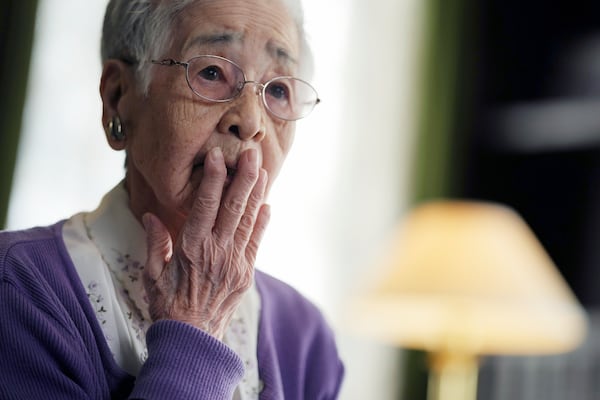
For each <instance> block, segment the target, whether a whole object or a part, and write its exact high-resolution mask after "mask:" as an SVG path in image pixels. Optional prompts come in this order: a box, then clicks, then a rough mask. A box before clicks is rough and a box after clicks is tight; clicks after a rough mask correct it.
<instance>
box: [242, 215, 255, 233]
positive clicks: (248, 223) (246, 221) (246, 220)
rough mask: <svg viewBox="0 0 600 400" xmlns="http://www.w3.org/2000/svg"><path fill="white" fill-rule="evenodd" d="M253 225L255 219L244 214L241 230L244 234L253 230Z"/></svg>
mask: <svg viewBox="0 0 600 400" xmlns="http://www.w3.org/2000/svg"><path fill="white" fill-rule="evenodd" d="M253 225H254V219H253V218H252V216H250V215H247V214H244V215H243V216H242V218H241V219H240V228H241V230H243V231H244V232H249V231H250V230H251V229H252V226H253Z"/></svg>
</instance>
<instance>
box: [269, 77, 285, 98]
mask: <svg viewBox="0 0 600 400" xmlns="http://www.w3.org/2000/svg"><path fill="white" fill-rule="evenodd" d="M267 95H268V96H270V97H272V98H274V99H276V100H279V101H287V100H289V99H290V88H289V87H288V86H287V85H286V84H284V83H283V82H280V81H275V82H271V83H270V84H269V85H268V86H267Z"/></svg>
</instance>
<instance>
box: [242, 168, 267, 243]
mask: <svg viewBox="0 0 600 400" xmlns="http://www.w3.org/2000/svg"><path fill="white" fill-rule="evenodd" d="M267 181H268V178H267V171H266V170H264V169H263V168H261V169H260V171H259V175H258V180H257V181H256V185H254V188H253V189H252V193H250V197H248V203H247V205H246V210H245V212H244V215H242V218H241V219H240V223H239V225H238V228H237V232H236V234H235V244H236V246H237V247H238V248H244V247H245V246H246V244H247V243H248V240H249V239H250V235H251V234H252V231H253V229H254V223H255V221H256V216H257V215H258V211H259V210H260V207H261V206H262V205H263V203H264V200H265V192H266V189H267Z"/></svg>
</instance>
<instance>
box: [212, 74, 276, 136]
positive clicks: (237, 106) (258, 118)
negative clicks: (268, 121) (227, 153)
mask: <svg viewBox="0 0 600 400" xmlns="http://www.w3.org/2000/svg"><path fill="white" fill-rule="evenodd" d="M246 83H248V84H245V85H244V87H243V88H242V91H241V93H240V95H239V96H238V97H236V98H235V99H234V100H232V101H231V102H230V103H225V104H226V107H228V109H227V110H226V111H225V113H224V114H223V116H222V117H221V120H220V121H219V126H218V129H219V131H220V132H221V133H230V134H234V135H236V136H238V137H239V138H240V139H241V140H259V141H260V140H262V139H263V138H264V136H265V134H266V132H265V124H264V122H265V114H266V110H265V109H264V106H263V104H262V100H261V98H260V87H259V86H258V85H257V84H256V83H255V82H246Z"/></svg>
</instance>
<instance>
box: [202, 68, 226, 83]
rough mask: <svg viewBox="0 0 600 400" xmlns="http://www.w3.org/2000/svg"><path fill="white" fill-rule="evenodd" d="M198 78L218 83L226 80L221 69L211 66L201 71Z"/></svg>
mask: <svg viewBox="0 0 600 400" xmlns="http://www.w3.org/2000/svg"><path fill="white" fill-rule="evenodd" d="M198 76H199V77H200V78H202V79H206V80H207V81H218V80H223V79H224V74H223V71H222V70H221V68H219V67H218V66H216V65H209V66H208V67H206V68H204V69H202V70H200V71H199V72H198Z"/></svg>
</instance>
